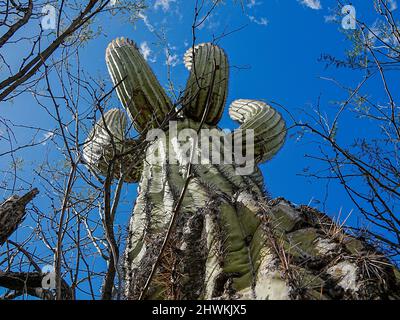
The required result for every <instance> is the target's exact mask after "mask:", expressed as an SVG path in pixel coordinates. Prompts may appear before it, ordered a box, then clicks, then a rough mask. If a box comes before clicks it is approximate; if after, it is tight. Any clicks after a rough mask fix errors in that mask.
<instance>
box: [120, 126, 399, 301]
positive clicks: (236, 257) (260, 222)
mask: <svg viewBox="0 0 400 320" xmlns="http://www.w3.org/2000/svg"><path fill="white" fill-rule="evenodd" d="M178 127H185V128H188V127H191V128H193V129H196V128H197V127H198V123H197V122H194V121H187V120H185V121H182V122H181V123H180V125H178ZM168 146H169V141H168V139H167V141H166V143H165V141H162V140H161V139H160V140H157V141H155V142H154V143H153V144H152V145H151V146H150V147H149V148H148V150H147V153H146V159H147V161H146V162H145V164H144V168H143V174H142V178H141V181H140V185H139V196H138V198H137V200H136V205H135V209H134V213H133V216H132V218H131V221H130V224H129V237H128V244H127V248H126V256H125V262H124V266H125V272H126V296H127V298H128V299H138V298H139V297H140V298H144V299H376V298H389V297H392V298H395V297H396V295H398V294H399V286H398V282H397V280H396V275H395V272H396V271H395V270H394V269H393V267H392V266H391V265H390V264H389V263H388V261H387V260H386V259H385V258H384V257H383V256H382V255H380V254H379V253H377V251H375V250H374V249H373V248H372V247H371V246H369V245H367V244H366V243H365V241H362V240H359V239H356V238H355V237H352V236H349V235H347V234H346V233H345V232H344V231H343V230H342V229H341V228H340V227H339V226H338V225H337V224H335V222H333V221H332V220H331V219H329V218H328V217H327V216H326V215H324V214H321V213H319V212H317V211H315V210H313V209H311V208H309V207H299V208H295V207H294V206H292V205H291V204H290V203H289V202H287V201H285V200H283V199H278V200H270V199H269V198H268V196H267V195H266V193H265V192H264V191H263V186H262V176H261V175H260V173H259V172H256V173H254V174H253V175H252V176H238V175H235V168H234V166H232V165H204V164H201V165H194V167H193V172H194V174H193V178H192V179H191V180H190V181H189V183H188V185H187V188H186V191H185V194H184V197H183V201H182V204H181V206H180V208H179V210H178V211H174V208H176V203H177V202H178V201H179V197H180V195H181V194H182V189H183V188H185V177H186V176H187V172H186V171H185V168H186V167H185V165H184V164H182V163H180V162H179V159H181V158H182V155H181V154H180V153H181V152H183V151H182V150H181V148H180V146H178V145H176V144H175V145H174V150H173V151H172V152H170V150H169V149H168ZM159 152H164V155H163V156H164V157H165V158H164V159H165V161H163V162H162V163H160V162H157V163H152V161H151V159H152V157H153V156H154V155H155V154H156V155H157V156H160V154H159ZM171 157H172V158H171ZM149 160H150V161H149ZM175 160H176V161H177V164H171V163H174V161H175ZM175 213H176V214H177V219H176V223H175V224H174V226H173V229H172V233H171V237H170V238H169V241H168V243H167V245H166V246H165V248H164V250H162V248H163V247H162V244H163V242H164V240H165V238H166V236H167V232H168V227H169V223H170V221H171V219H172V216H173V215H174V214H175ZM155 265H156V266H157V267H156V269H155V270H154V266H155ZM149 280H151V281H149ZM146 283H147V284H148V286H147V285H146Z"/></svg>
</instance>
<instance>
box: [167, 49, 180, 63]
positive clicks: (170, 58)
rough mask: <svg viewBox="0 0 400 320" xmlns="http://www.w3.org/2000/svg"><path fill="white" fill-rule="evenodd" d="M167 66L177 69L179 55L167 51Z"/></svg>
mask: <svg viewBox="0 0 400 320" xmlns="http://www.w3.org/2000/svg"><path fill="white" fill-rule="evenodd" d="M165 57H166V59H165V64H166V65H167V66H170V67H175V66H176V65H177V64H178V63H179V59H178V55H177V54H173V53H171V51H170V50H168V49H165Z"/></svg>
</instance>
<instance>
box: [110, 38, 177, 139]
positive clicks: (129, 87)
mask: <svg viewBox="0 0 400 320" xmlns="http://www.w3.org/2000/svg"><path fill="white" fill-rule="evenodd" d="M106 63H107V67H108V71H109V73H110V76H111V79H112V80H113V83H114V85H115V86H117V94H118V97H119V99H120V101H121V103H122V106H123V107H124V108H125V110H126V111H127V112H128V115H129V116H130V118H131V120H132V122H133V124H134V127H135V129H136V130H137V131H138V132H143V131H145V130H147V129H151V128H158V127H160V126H161V124H162V123H163V121H165V119H166V118H167V115H168V114H169V113H170V112H171V110H172V109H173V108H172V103H171V101H170V99H169V97H168V96H167V94H166V93H165V91H164V89H163V88H162V87H161V85H160V84H159V82H158V80H157V78H156V76H155V75H154V73H153V72H152V70H151V69H150V67H149V66H148V65H147V63H146V60H145V59H144V58H143V56H142V55H141V54H140V52H139V50H138V49H137V47H136V45H135V44H134V43H133V42H132V41H130V40H129V39H124V38H118V39H116V40H114V41H112V42H111V43H110V44H109V46H108V47H107V50H106Z"/></svg>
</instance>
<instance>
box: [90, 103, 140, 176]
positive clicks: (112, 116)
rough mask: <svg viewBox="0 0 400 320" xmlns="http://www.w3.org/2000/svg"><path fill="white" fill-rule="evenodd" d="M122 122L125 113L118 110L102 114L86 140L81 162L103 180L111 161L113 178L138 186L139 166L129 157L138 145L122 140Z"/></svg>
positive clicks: (136, 160)
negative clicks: (122, 178) (135, 183)
mask: <svg viewBox="0 0 400 320" xmlns="http://www.w3.org/2000/svg"><path fill="white" fill-rule="evenodd" d="M126 122H127V121H126V116H125V113H124V112H122V111H121V110H118V109H111V110H110V111H108V112H106V113H105V114H104V115H103V116H102V118H101V119H100V120H99V121H97V123H96V124H95V127H94V128H93V130H92V131H91V132H90V134H89V136H88V138H87V139H86V142H85V144H84V147H83V159H84V160H85V163H86V165H87V166H88V167H89V168H90V169H91V170H94V171H95V172H98V173H100V174H101V175H104V176H106V175H107V172H108V170H109V167H110V165H111V164H112V161H114V162H113V164H114V170H113V171H114V177H115V178H119V177H120V176H121V174H123V175H124V180H125V181H126V182H138V181H139V179H140V170H141V168H140V166H141V163H140V162H139V158H137V157H135V155H134V154H133V152H134V151H135V147H136V146H137V144H138V142H137V141H135V140H133V139H129V140H128V139H125V130H126ZM136 152H137V150H136Z"/></svg>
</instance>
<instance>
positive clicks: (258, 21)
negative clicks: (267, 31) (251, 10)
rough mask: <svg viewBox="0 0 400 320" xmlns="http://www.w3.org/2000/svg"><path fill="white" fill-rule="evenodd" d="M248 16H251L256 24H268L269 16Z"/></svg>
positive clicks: (251, 19)
mask: <svg viewBox="0 0 400 320" xmlns="http://www.w3.org/2000/svg"><path fill="white" fill-rule="evenodd" d="M248 17H249V19H250V21H251V22H254V23H256V24H258V25H260V26H267V25H268V19H267V18H264V17H261V18H259V19H257V18H256V17H254V16H248Z"/></svg>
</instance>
